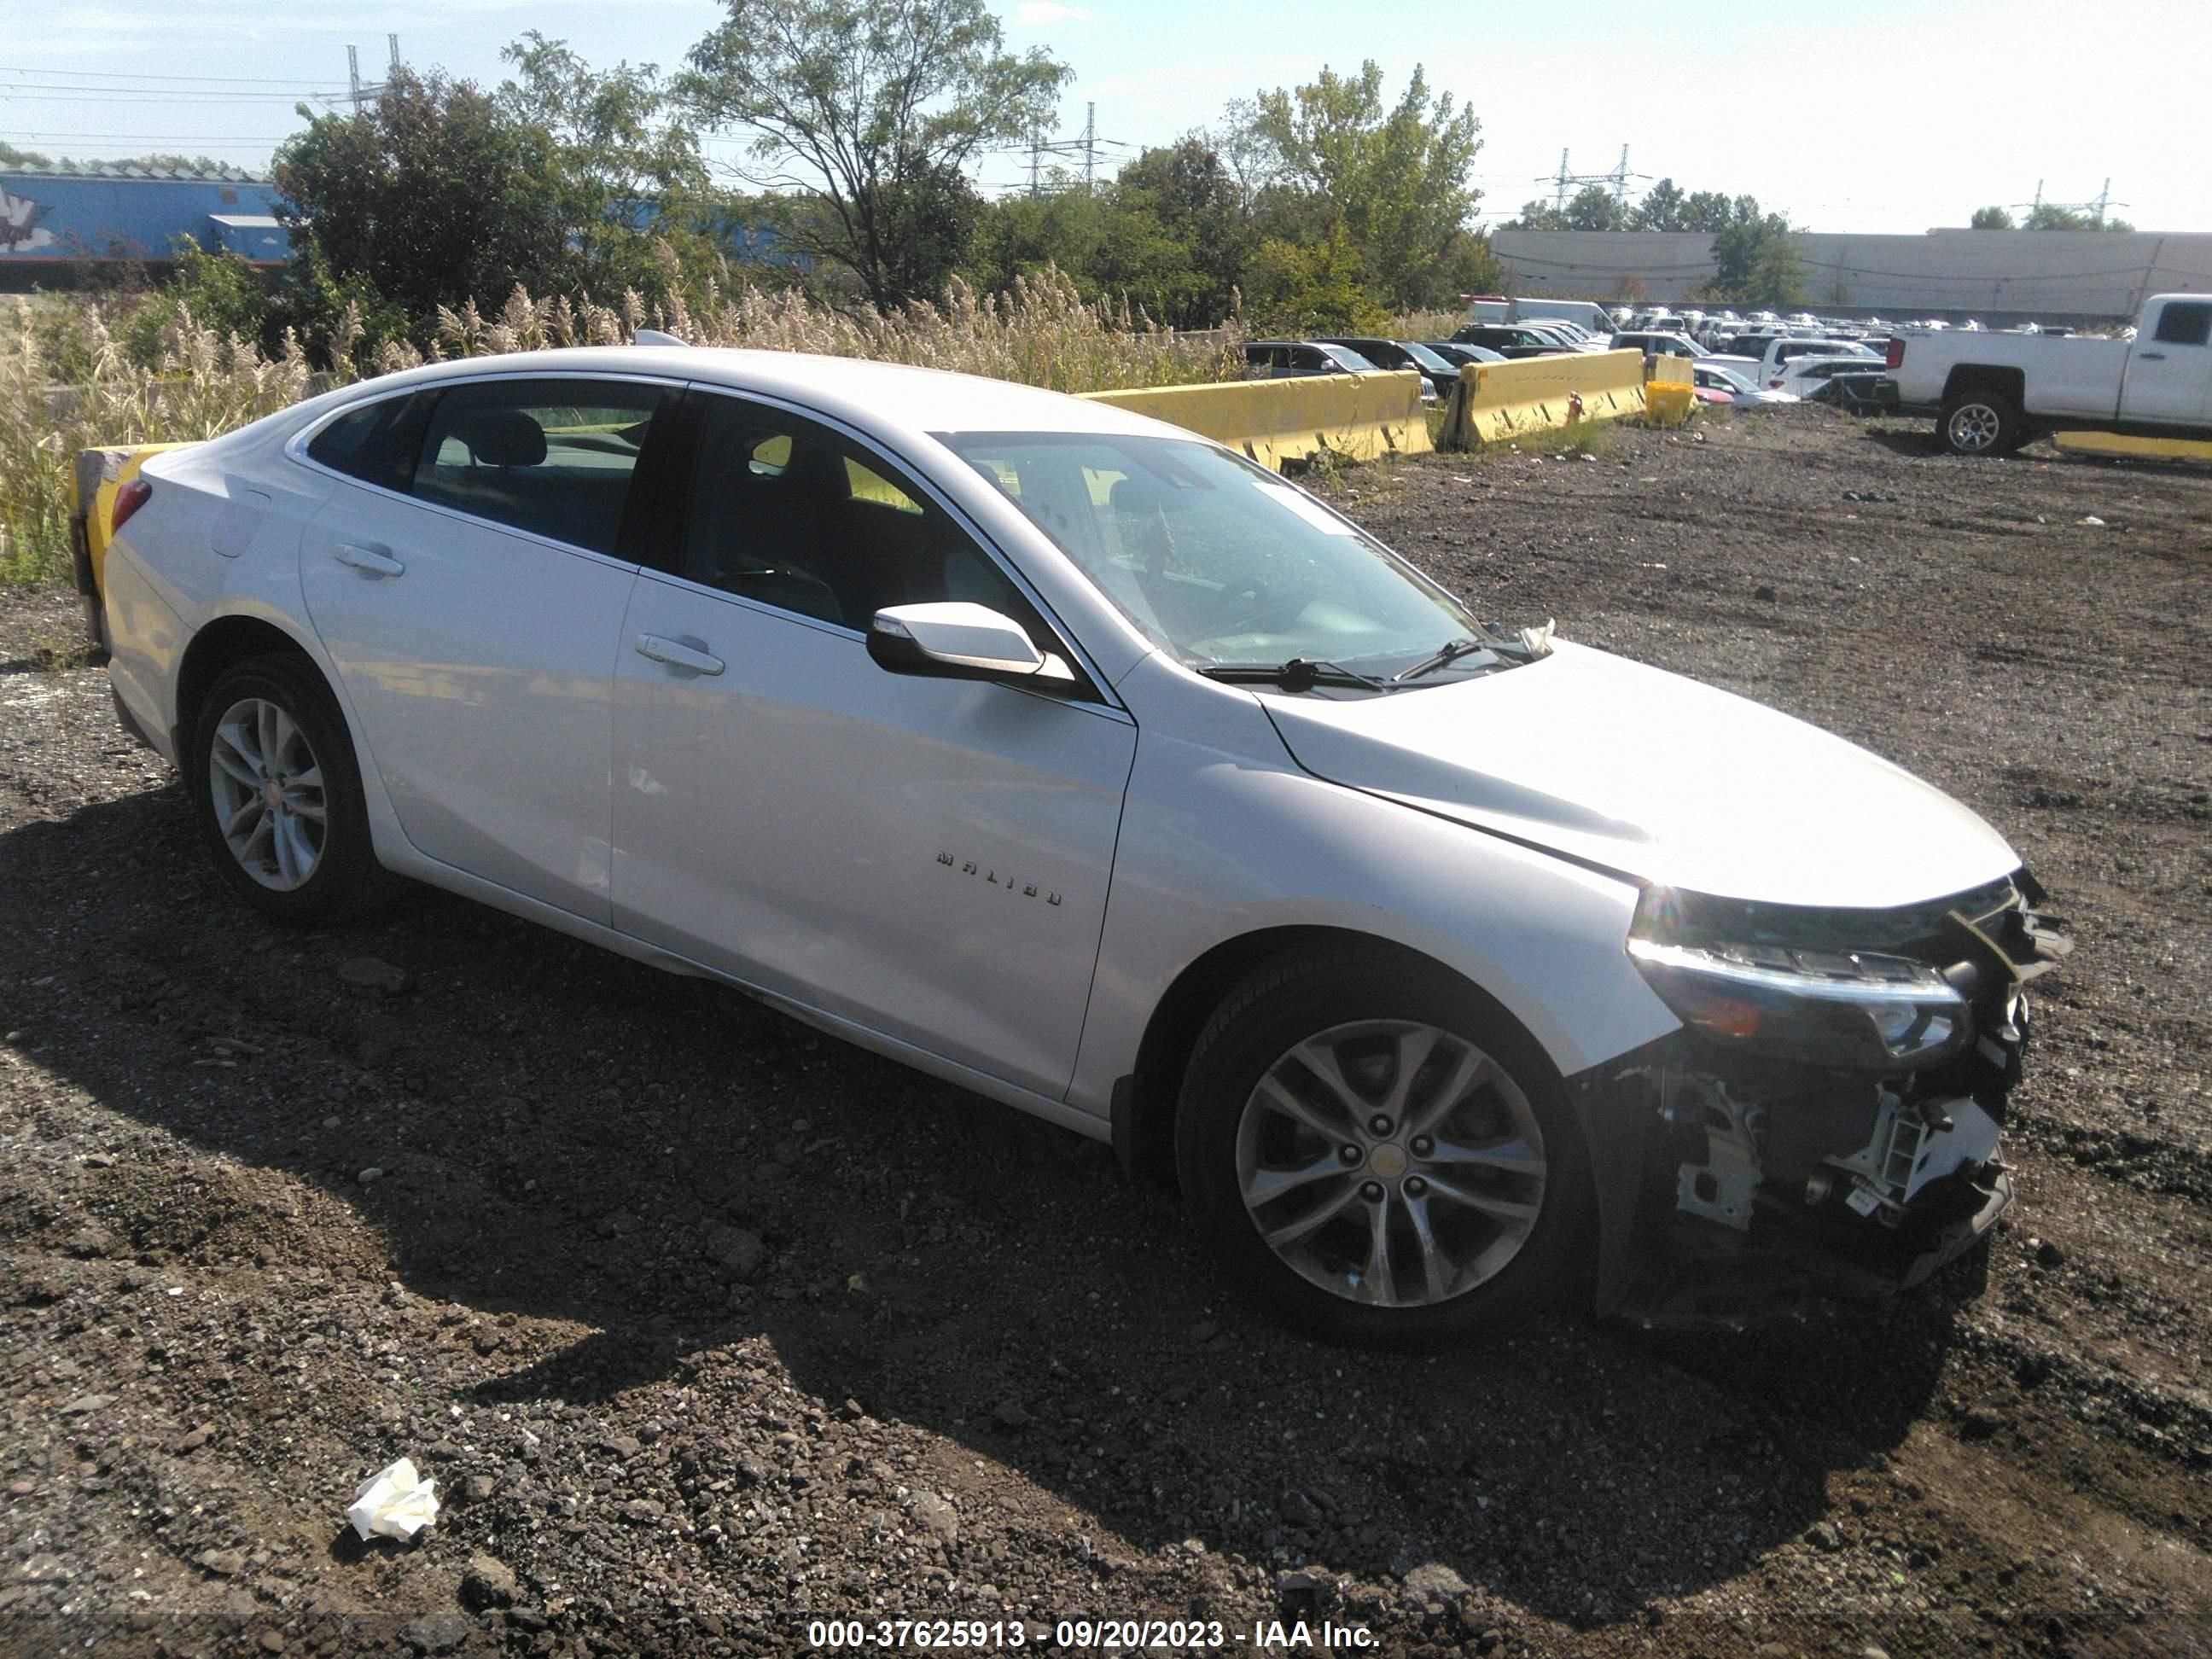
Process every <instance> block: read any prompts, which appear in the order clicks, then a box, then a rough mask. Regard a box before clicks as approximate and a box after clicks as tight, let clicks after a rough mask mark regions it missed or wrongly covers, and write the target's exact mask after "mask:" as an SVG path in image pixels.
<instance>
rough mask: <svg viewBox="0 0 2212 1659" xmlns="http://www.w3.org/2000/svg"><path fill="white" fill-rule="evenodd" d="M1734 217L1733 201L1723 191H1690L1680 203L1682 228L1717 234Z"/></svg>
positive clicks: (1725, 227)
mask: <svg viewBox="0 0 2212 1659" xmlns="http://www.w3.org/2000/svg"><path fill="white" fill-rule="evenodd" d="M1734 220H1735V202H1734V201H1733V200H1731V199H1730V198H1729V195H1728V192H1727V191H1718V190H1699V191H1691V192H1690V194H1689V196H1688V197H1686V198H1685V199H1684V201H1683V203H1682V228H1683V229H1685V230H1702V231H1704V232H1705V234H1708V235H1717V234H1719V233H1720V232H1722V231H1723V230H1726V229H1727V228H1729V225H1730V224H1731V223H1732V222H1734Z"/></svg>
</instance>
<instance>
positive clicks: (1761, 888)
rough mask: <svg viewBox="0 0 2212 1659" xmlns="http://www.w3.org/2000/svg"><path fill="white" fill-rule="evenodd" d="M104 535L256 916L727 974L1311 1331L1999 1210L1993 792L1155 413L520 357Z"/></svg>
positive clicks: (872, 374)
mask: <svg viewBox="0 0 2212 1659" xmlns="http://www.w3.org/2000/svg"><path fill="white" fill-rule="evenodd" d="M117 519H118V528H117V534H116V538H115V541H114V543H113V544H112V550H111V551H110V554H109V557H108V562H107V567H106V585H105V588H106V591H105V605H106V624H107V627H108V629H109V634H110V637H111V639H112V643H113V655H112V661H111V665H110V673H111V675H112V678H113V683H114V689H115V692H116V696H117V702H118V708H119V709H120V710H121V712H122V714H123V716H124V718H125V720H126V722H127V723H128V724H129V725H131V726H132V727H133V729H135V730H136V731H137V732H138V733H139V734H140V735H142V736H143V737H144V738H146V739H147V740H148V741H149V742H150V743H151V744H153V745H154V746H155V748H156V749H158V750H161V753H162V754H164V755H165V756H167V757H168V758H170V759H171V760H172V761H173V762H174V763H175V764H176V766H177V767H178V769H179V771H180V772H181V773H182V775H183V776H184V779H185V783H186V785H187V787H188V788H189V790H190V792H191V797H192V799H193V802H194V817H195V820H196V822H197V824H198V827H199V833H200V835H201V836H202V837H203V838H204V841H205V842H206V845H207V848H208V850H209V851H210V854H212V856H213V858H214V860H215V862H216V866H217V867H218V868H219V869H220V871H221V872H222V875H223V877H224V878H225V879H226V880H227V881H228V884H229V886H230V887H231V889H232V890H234V892H235V893H236V895H237V896H238V897H239V898H240V900H242V901H243V902H246V903H247V904H249V905H251V906H252V907H254V908H257V909H258V910H259V911H261V912H263V913H264V915H268V916H270V917H272V918H275V919H276V920H278V921H285V922H292V923H297V924H301V925H305V926H321V925H325V924H329V923H335V922H339V921H344V920H346V919H348V918H350V917H353V916H356V915H361V914H362V913H363V912H364V911H366V910H367V909H368V908H371V907H373V906H374V904H375V903H376V902H378V901H379V900H380V899H381V898H383V897H384V896H386V894H387V893H388V892H389V890H391V889H392V888H393V887H394V886H395V885H397V884H399V878H412V879H413V880H416V881H422V882H428V883H429V884H433V885H435V886H439V887H442V888H446V889H448V890H452V891H453V892H456V893H460V894H464V895H466V896H470V897H472V898H476V899H479V900H481V901H483V902H485V903H487V904H490V905H494V906H496V907H498V908H501V909H503V910H507V911H510V912H512V913H513V914H515V915H521V916H526V917H528V918H530V919H532V920H533V921H538V922H540V923H542V924H544V926H546V927H552V928H556V929H557V930H559V931H561V932H562V933H570V934H574V935H575V936H577V937H579V938H582V939H590V940H592V941H594V942H596V943H598V944H600V945H605V946H606V947H608V948H609V949H611V950H614V951H620V952H622V953H623V954H624V955H627V956H630V957H637V958H639V959H641V960H643V961H646V962H648V963H654V964H656V965H658V966H659V967H661V968H664V969H668V970H670V971H671V972H675V973H678V974H689V975H708V976H710V977H712V978H714V979H716V980H719V981H723V982H725V983H726V984H729V985H731V986H733V987H737V988H738V989H739V990H742V991H744V992H745V993H747V994H750V995H752V996H755V997H757V998H759V999H762V1000H764V1001H766V1002H768V1003H769V1004H771V1005H773V1006H776V1007H778V1008H780V1009H782V1010H784V1011H786V1012H788V1013H790V1014H792V1015H793V1016H795V1017H797V1018H799V1019H802V1020H805V1021H807V1022H809V1023H811V1024H814V1025H817V1026H819V1027H822V1028H823V1029H825V1030H829V1031H831V1032H833V1033H835V1034H836V1035H837V1036H841V1037H843V1038H846V1039H848V1040H849V1041H851V1042H855V1043H858V1044H860V1045H861V1046H863V1047H865V1048H871V1049H874V1050H876V1051H878V1052H879V1053H882V1054H889V1055H891V1056H894V1057H896V1058H897V1059H900V1060H904V1061H906V1062H908V1064H910V1065H913V1066H917V1067H920V1068H921V1069H922V1070H924V1071H926V1072H929V1073H933V1074H934V1075H936V1076H939V1077H940V1078H945V1079H951V1080H952V1081H954V1082H956V1083H958V1084H960V1085H964V1086H965V1087H967V1088H969V1089H971V1090H974V1091H977V1092H980V1093H981V1094H984V1095H987V1096H989V1097H993V1098H994V1099H997V1100H1000V1101H1002V1102H1005V1103H1008V1104H1011V1105H1014V1106H1018V1107H1020V1108H1022V1109H1024V1110H1027V1111H1030V1112H1034V1113H1036V1114H1037V1115H1039V1116H1041V1117H1044V1118H1046V1119H1048V1120H1050V1121H1053V1122H1054V1123H1058V1124H1061V1125H1064V1126H1066V1127H1069V1128H1071V1129H1073V1130H1075V1131H1077V1132H1078V1133H1083V1134H1087V1135H1091V1136H1094V1137H1096V1138H1097V1139H1101V1140H1108V1141H1110V1142H1111V1143H1112V1144H1113V1146H1115V1150H1116V1151H1117V1152H1118V1153H1119V1154H1120V1156H1121V1159H1122V1160H1123V1162H1124V1164H1125V1165H1126V1166H1127V1167H1128V1168H1129V1169H1131V1170H1133V1171H1141V1172H1148V1173H1152V1174H1157V1175H1158V1176H1162V1177H1163V1178H1165V1179H1168V1180H1170V1181H1172V1182H1176V1184H1177V1185H1179V1187H1180V1189H1181V1192H1182V1198H1183V1200H1184V1203H1185V1206H1186V1207H1187V1208H1188V1212H1189V1213H1190V1216H1191V1218H1192V1220H1193V1223H1194V1225H1195V1227H1196V1228H1197V1230H1198V1231H1199V1232H1200V1234H1201V1235H1202V1236H1203V1237H1204V1238H1205V1240H1206V1243H1207V1244H1208V1245H1209V1246H1210V1247H1211V1249H1212V1251H1213V1252H1214V1254H1215V1255H1216V1256H1217V1257H1218V1261H1219V1262H1220V1265H1221V1268H1222V1270H1223V1271H1224V1273H1225V1275H1226V1276H1227V1277H1228V1278H1229V1279H1231V1280H1232V1281H1234V1282H1235V1283H1236V1284H1237V1285H1239V1286H1241V1287H1242V1288H1243V1290H1244V1291H1246V1292H1248V1293H1249V1295H1251V1296H1252V1297H1255V1298H1257V1299H1259V1300H1261V1301H1262V1302H1264V1303H1266V1304H1269V1305H1271V1306H1272V1307H1273V1309H1274V1310H1276V1311H1277V1312H1278V1313H1279V1314H1280V1315H1282V1316H1285V1317H1286V1318H1288V1319H1289V1320H1290V1321H1291V1322H1293V1323H1294V1324H1296V1325H1297V1326H1299V1327H1301V1328H1305V1329H1307V1330H1310V1331H1312V1332H1315V1333H1316V1334H1322V1335H1326V1336H1328V1337H1331V1338H1334V1339H1337V1340H1348V1341H1357V1342H1365V1343H1372V1344H1378V1345H1397V1346H1419V1345H1426V1344H1432V1343H1436V1342H1439V1341H1446V1340H1452V1339H1455V1338H1458V1337H1461V1336H1463V1335H1464V1334H1467V1333H1469V1332H1471V1331H1474V1330H1476V1329H1478V1328H1485V1327H1489V1326H1492V1325H1495V1324H1496V1323H1498V1322H1500V1321H1502V1320H1504V1319H1507V1318H1509V1317H1510V1316H1513V1315H1514V1314H1516V1312H1519V1311H1521V1310H1524V1309H1526V1308H1528V1306H1529V1305H1530V1304H1534V1303H1537V1302H1541V1301H1546V1300H1555V1299H1559V1298H1565V1297H1574V1298H1579V1299H1581V1300H1582V1301H1583V1304H1584V1305H1589V1306H1594V1307H1595V1308H1596V1309H1597V1310H1599V1311H1601V1312H1606V1313H1613V1314H1620V1315H1623V1316H1628V1317H1630V1318H1632V1319H1636V1320H1638V1321H1643V1322H1651V1323H1667V1322H1705V1321H1723V1322H1742V1321H1746V1320H1749V1319H1753V1318H1755V1317H1759V1316H1764V1315H1768V1314H1771V1313H1774V1312H1776V1311H1778V1310H1786V1309H1790V1308H1791V1307H1794V1306H1796V1304H1798V1302H1799V1301H1800V1299H1801V1298H1802V1297H1805V1296H1806V1295H1808V1294H1810V1293H1820V1292H1828V1293H1844V1294H1851V1295H1859V1296H1874V1297H1879V1296H1882V1295H1886V1294H1890V1293H1893V1292H1894V1291H1898V1290H1899V1289H1900V1288H1902V1287H1904V1286H1906V1285H1911V1284H1913V1283H1915V1282H1917V1280H1919V1279H1923V1278H1924V1277H1925V1276H1926V1275H1927V1274H1928V1273H1930V1272H1932V1271H1934V1270H1935V1268H1936V1267H1939V1266H1940V1265H1942V1263H1943V1262H1945V1261H1948V1260H1950V1259H1951V1258H1953V1257H1954V1256H1955V1255H1959V1254H1960V1252H1962V1251H1963V1250H1965V1249H1968V1248H1969V1247H1970V1246H1972V1244H1973V1243H1974V1242H1975V1241H1976V1240H1978V1238H1979V1237H1981V1236H1982V1235H1983V1234H1984V1232H1986V1231H1987V1230H1988V1229H1989V1228H1990V1225H1992V1224H1993V1222H1994V1221H1995V1220H1996V1217H1997V1215H1998V1213H1999V1212H2001V1211H2002V1209H2003V1208H2004V1206H2005V1205H2006V1204H2007V1202H2008V1200H2009V1198H2010V1194H2011V1188H2010V1184H2009V1182H2008V1177H2007V1175H2006V1173H2005V1168H2004V1164H2003V1162H2002V1158H2001V1156H2000V1152H1999V1146H1998V1139H1999V1132H2000V1128H2001V1126H2002V1123H2003V1121H2004V1118H2005V1114H2006V1102H2007V1098H2008V1094H2009V1092H2010V1091H2011V1090H2012V1088H2013V1086H2014V1085H2015V1083H2016V1081H2017V1080H2018V1079H2019V1076H2020V1068H2021V1053H2022V1049H2023V1047H2024V1045H2025V1042H2026V1039H2027V1017H2028V1006H2027V996H2026V994H2025V993H2024V991H2023V988H2022V987H2023V985H2024V983H2025V982H2026V981H2028V980H2030V979H2032V978H2033V977H2034V976H2035V975H2038V974H2039V973H2040V972H2042V971H2044V970H2045V969H2047V968H2048V967H2050V966H2051V964H2052V963H2053V962H2054V961H2055V959H2056V958H2057V955H2058V954H2059V952H2060V951H2061V950H2062V949H2063V944H2064V941H2063V939H2060V938H2059V937H2058V936H2057V935H2056V934H2055V933H2052V932H2051V929H2050V928H2049V927H2048V926H2047V925H2045V923H2043V922H2042V921H2040V920H2039V916H2038V915H2037V910H2036V907H2037V905H2038V904H2039V902H2041V900H2042V894H2041V891H2040V890H2039V888H2038V886H2037V885H2036V883H2035V882H2034V880H2033V878H2032V877H2030V876H2029V874H2028V873H2027V871H2025V870H2024V869H2023V868H2022V867H2021V860H2019V858H2018V857H2017V856H2016V855H2015V854H2014V853H2013V851H2012V850H2011V849H2010V848H2008V846H2007V845H2006V844H2005V842H2004V841H2003V840H2002V838H2001V837H2000V836H1998V835H1997V834H1996V831H1995V830H1993V829H1991V828H1990V826H1989V825H1988V824H1986V823H1984V822H1983V821H1982V820H1981V819H1980V818H1978V817H1976V816H1975V815H1974V814H1973V813H1972V812H1970V811H1967V810H1966V808H1965V807H1963V806H1961V805H1959V804H1958V803H1957V802H1955V801H1953V800H1951V799H1948V797H1946V796H1944V795H1942V794H1941V793H1938V792H1937V791H1936V790H1935V789H1933V788H1931V787H1929V786H1928V785H1926V784H1924V783H1922V782H1919V781H1917V780H1915V779H1914V778H1912V777H1911V776H1910V775H1907V774H1906V773H1905V772H1903V771H1901V770H1899V769H1898V768H1896V767H1895V766H1893V765H1891V764H1889V763H1887V762H1886V761H1883V760H1881V759H1878V758H1876V757H1875V756H1873V755H1870V754H1869V753H1866V752H1865V751H1863V750H1859V749H1857V748H1854V747H1852V746H1851V745H1850V744H1846V743H1844V742H1843V741H1841V740H1840V739H1838V738H1833V737H1831V736H1829V735H1827V734H1826V733H1824V732H1820V731H1817V730H1815V729H1814V728H1812V727H1810V726H1805V725H1802V724H1800V723H1799V722H1798V721H1796V720H1791V719H1789V718H1787V717H1785V716H1784V715H1782V714H1777V713H1774V712H1773V711H1771V710H1769V709H1766V708H1761V707H1759V706H1758V705H1757V704H1754V703H1751V702H1745V701H1743V700H1741V699H1740V698H1737V697H1735V696H1729V695H1726V694H1724V693H1722V692H1720V691H1717V690H1711V689H1708V688H1706V687H1705V686H1702V685H1699V684H1695V683H1693V682H1691V681H1689V680H1686V679H1681V678H1676V677H1675V676H1673V675H1670V674H1666V673H1662V672H1659V671H1656V670H1654V669H1650V668H1646V667H1643V666H1640V665H1637V664H1635V663H1632V662H1628V661H1626V660H1623V659H1620V658H1618V657H1613V656H1609V655H1607V654H1606V653H1602V652H1600V651H1595V650H1591V649H1589V648H1586V647H1579V646H1577V645H1574V644H1571V643H1569V642H1567V641H1562V640H1556V639H1553V637H1552V635H1551V630H1550V629H1549V627H1548V625H1547V627H1545V628H1542V629H1523V630H1521V631H1517V632H1510V631H1506V630H1504V629H1501V628H1499V627H1498V626H1496V625H1494V624H1490V625H1486V624H1484V623H1480V622H1478V621H1477V620H1476V619H1475V617H1474V615H1473V614H1472V613H1471V612H1470V611H1468V609H1467V608H1466V607H1465V606H1464V605H1462V603H1461V602H1460V601H1459V600H1458V599H1455V598H1454V597H1453V596H1452V595H1451V594H1450V593H1449V592H1445V591H1444V590H1443V589H1442V588H1440V587H1438V586H1437V585H1436V584H1435V583H1433V582H1431V581H1430V580H1428V579H1426V578H1425V577H1424V576H1423V575H1422V574H1420V573H1419V572H1418V571H1416V570H1414V569H1413V568H1411V567H1410V566H1409V565H1407V563H1406V562H1403V561H1402V560H1401V559H1399V558H1397V557H1396V556H1394V555H1393V554H1391V553H1390V552H1389V550H1386V549H1385V548H1383V547H1382V546H1381V545H1379V544H1377V543H1376V541H1375V540H1374V539H1373V538H1370V537H1369V536H1368V535H1367V534H1366V533H1365V532H1363V531H1361V530H1360V529H1359V527H1358V526H1356V525H1354V524H1353V523H1352V522H1351V521H1350V520H1346V519H1345V518H1343V517H1341V516H1340V515H1339V514H1338V513H1336V512H1334V510H1333V509H1331V508H1330V507H1327V506H1326V505H1324V504H1322V502H1320V501H1316V500H1315V499H1314V498H1313V497H1312V496H1310V495H1307V494H1305V493H1304V492H1303V491H1302V490H1300V489H1297V488H1296V487H1295V486H1293V485H1292V484H1291V483H1286V482H1285V481H1284V480H1283V479H1282V478H1280V477H1276V476H1275V475H1274V474H1273V473H1271V472H1268V471H1265V470H1263V469H1261V468H1260V467H1258V466H1255V465H1252V464H1251V463H1250V462H1249V461H1248V460H1246V459H1244V458H1243V457H1242V456H1239V455H1237V454H1235V453H1231V451H1230V450H1228V449H1225V448H1223V447H1220V446H1218V445H1216V444H1213V443H1211V442H1207V441H1203V440H1201V439H1199V438H1196V437H1194V436H1192V435H1189V434H1188V433H1186V432H1183V431H1181V430H1179V429H1177V428H1172V427H1168V426H1163V425H1160V424H1158V423H1156V422H1152V421H1149V420H1146V419H1142V418H1139V417H1138V416H1133V415H1130V414H1127V413H1124V412H1122V411H1121V410H1115V409H1114V408H1111V407H1109V406H1106V405H1104V404H1097V403H1091V402H1086V401H1083V400H1079V399H1077V398H1066V397H1062V396H1059V395H1057V394H1054V393H1051V392H1041V391H1036V390H1031V389H1029V388H1026V387H1023V386H1010V385H1006V384H1003V383H1000V382H997V381H991V380H975V379H969V378H965V377H961V376H957V375H951V374H940V373H936V372H933V371H928V370H922V369H915V368H901V367H895V366H890V365H886V364H879V363H866V362H852V361H848V360H842V359H828V358H814V357H807V356H793V355H787V354H771V353H754V352H743V351H722V350H692V349H681V348H678V347H675V346H643V347H621V348H598V349H583V350H571V351H558V352H541V353H534V354H531V355H528V356H512V357H504V358H498V357H495V358H477V359H472V360H470V361H466V362H451V363H442V364H438V365H434V366H432V367H430V368H423V369H419V370H416V371H412V372H410V373H407V374H397V375H392V376H391V377H388V378H386V379H382V380H374V381H370V382H368V383H365V384H362V385H357V386H349V387H347V388H345V389H343V390H341V391H338V392H331V393H330V394H328V395H326V396H324V397H320V398H315V399H313V400H311V401H309V402H307V403H304V404H300V405H298V406H297V407H296V408H294V409H291V410H287V411H286V412H284V413H283V414H281V415H276V416H271V417H270V418H268V419H266V420H264V421H261V422H257V423H256V424H254V425H252V426H249V427H246V428H243V429H241V430H240V431H237V432H234V433H232V434H230V435H228V436H225V437H222V438H218V439H216V440H214V441H210V442H207V443H204V444H199V445H196V446H193V447H189V448H185V449H180V450H176V451H173V452H171V453H167V454H164V455H161V456H158V457H156V458H155V459H153V460H151V461H149V463H148V464H147V465H146V466H145V468H144V470H143V474H142V476H141V477H140V478H139V479H137V481H136V482H134V483H131V485H129V486H127V487H126V488H125V490H124V491H123V492H122V494H121V496H120V498H119V499H118V506H117Z"/></svg>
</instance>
